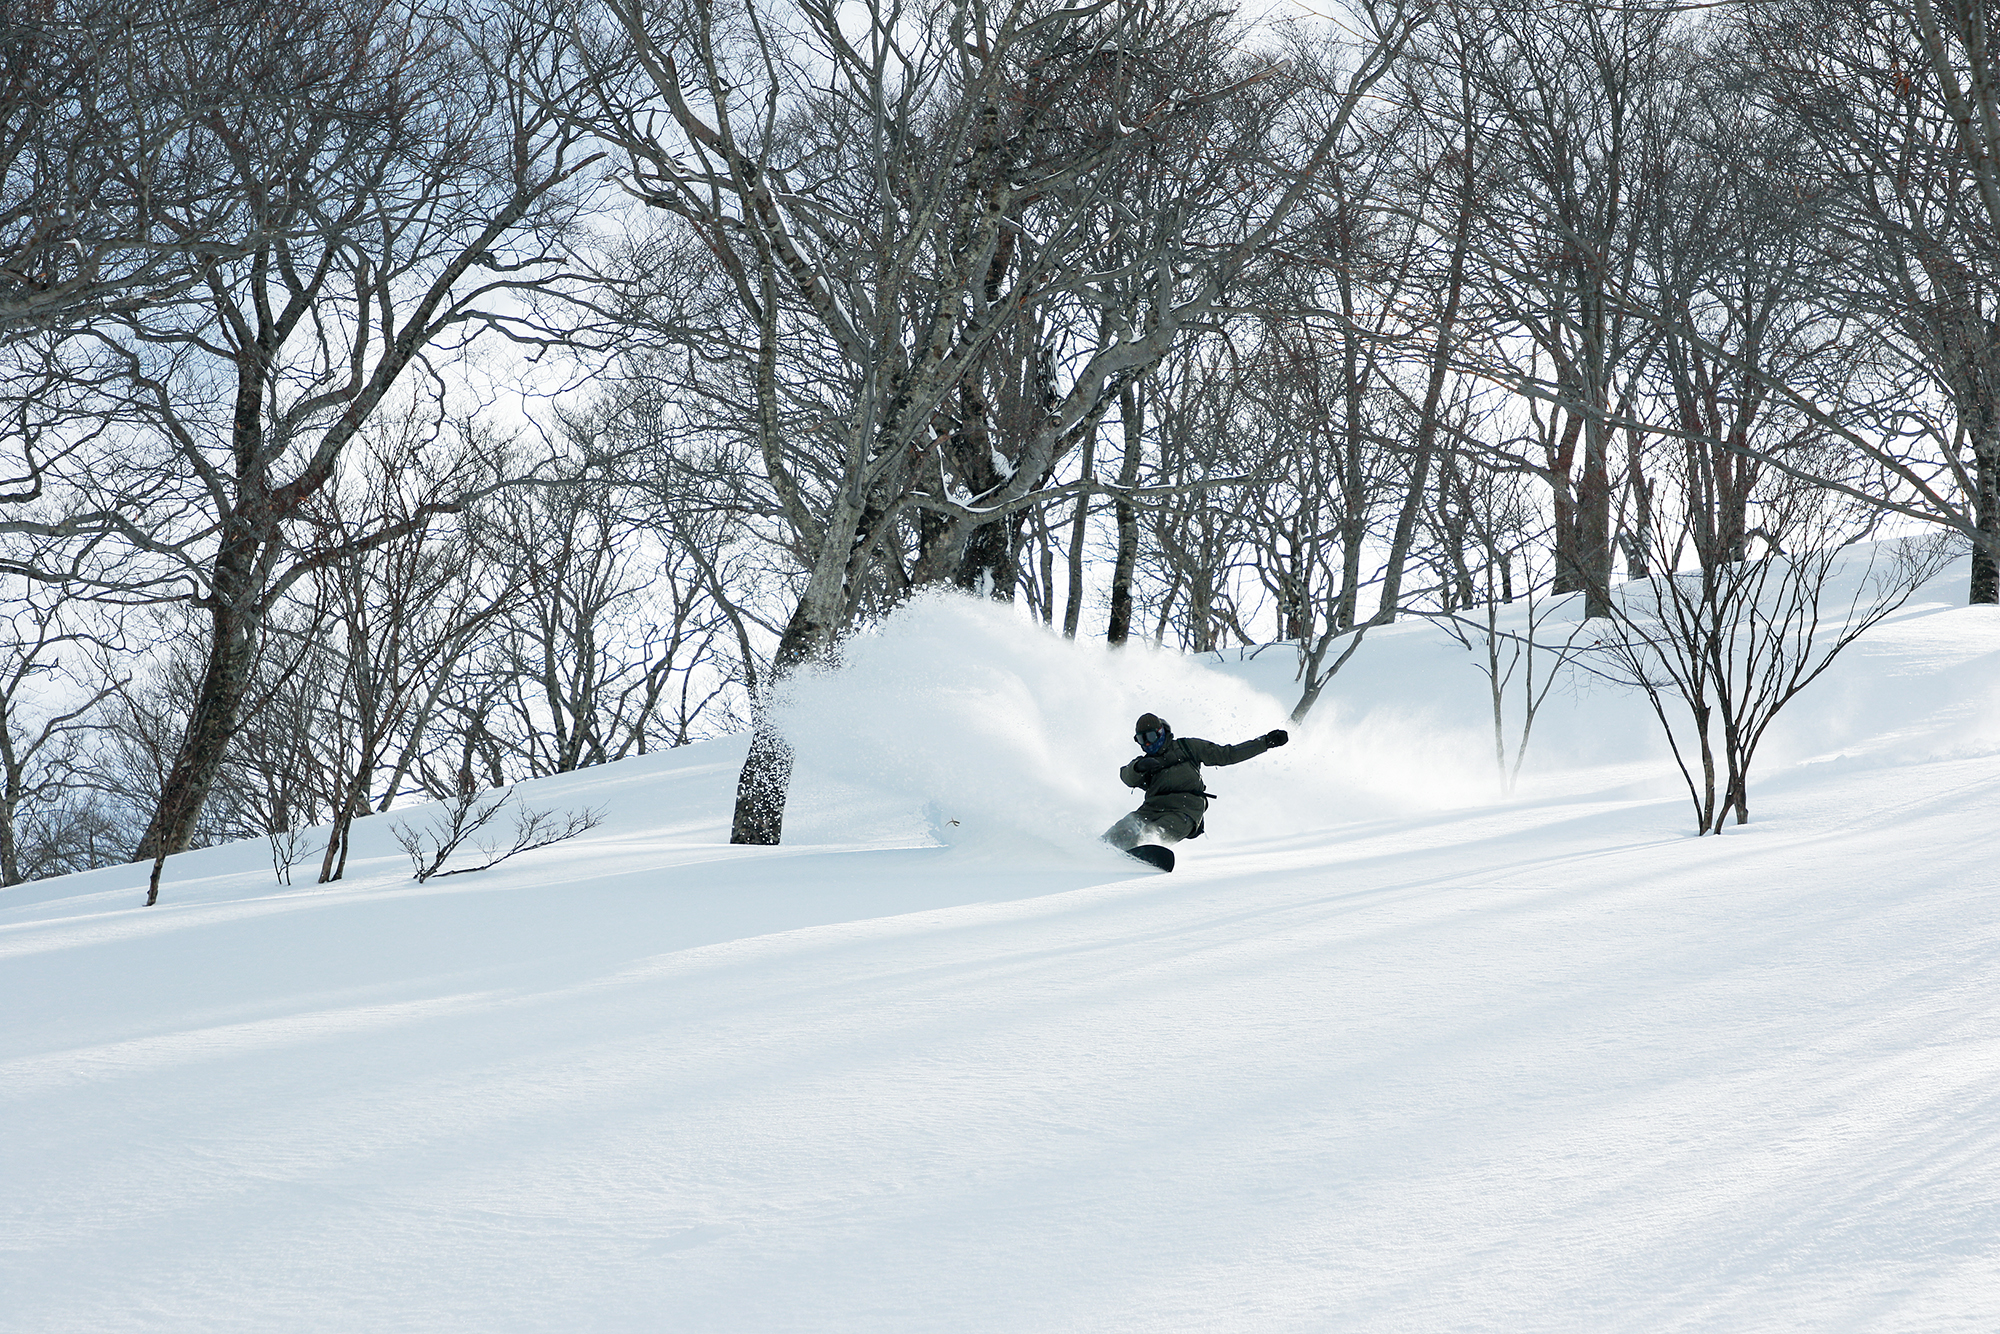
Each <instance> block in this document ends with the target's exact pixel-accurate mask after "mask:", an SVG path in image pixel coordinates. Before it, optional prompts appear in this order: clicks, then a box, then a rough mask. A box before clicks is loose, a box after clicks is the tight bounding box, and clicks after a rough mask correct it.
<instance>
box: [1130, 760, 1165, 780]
mask: <svg viewBox="0 0 2000 1334" xmlns="http://www.w3.org/2000/svg"><path fill="white" fill-rule="evenodd" d="M1173 763H1174V762H1173V761H1172V760H1170V759H1168V758H1167V757H1166V756H1164V755H1141V756H1140V757H1139V758H1138V759H1136V760H1134V761H1132V772H1133V773H1135V774H1137V775H1139V777H1141V778H1151V777H1152V776H1153V775H1154V774H1156V773H1158V772H1160V770H1162V769H1170V768H1172V767H1173Z"/></svg>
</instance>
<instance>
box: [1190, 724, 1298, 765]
mask: <svg viewBox="0 0 2000 1334" xmlns="http://www.w3.org/2000/svg"><path fill="white" fill-rule="evenodd" d="M1290 740H1291V736H1290V734H1289V733H1287V732H1285V731H1284V730H1283V729H1279V730H1277V731H1274V732H1266V733H1264V735H1262V736H1253V737H1251V738H1250V739H1249V740H1248V741H1239V742H1237V743H1236V744H1235V745H1233V746H1218V745H1216V744H1215V743H1214V742H1213V741H1203V740H1202V739H1201V738H1200V737H1183V738H1181V744H1182V745H1184V746H1186V747H1187V748H1188V751H1189V753H1190V754H1192V755H1193V756H1194V758H1195V759H1197V760H1199V761H1200V762H1201V763H1203V764H1241V763H1243V761H1245V760H1250V759H1255V758H1256V757H1257V756H1259V755H1262V754H1263V753H1264V752H1265V751H1267V750H1270V749H1271V748H1273V747H1274V746H1282V745H1284V744H1285V743H1286V742H1287V741H1290Z"/></svg>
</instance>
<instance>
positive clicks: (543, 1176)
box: [0, 582, 2000, 1331]
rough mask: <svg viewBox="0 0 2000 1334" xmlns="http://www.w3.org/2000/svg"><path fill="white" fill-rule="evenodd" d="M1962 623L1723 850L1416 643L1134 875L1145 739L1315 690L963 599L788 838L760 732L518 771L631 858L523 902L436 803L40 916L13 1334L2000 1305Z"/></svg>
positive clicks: (1655, 773)
mask: <svg viewBox="0 0 2000 1334" xmlns="http://www.w3.org/2000/svg"><path fill="white" fill-rule="evenodd" d="M1951 587H1952V585H1951V584H1950V583H1949V582H1941V583H1940V585H1939V589H1940V592H1939V594H1938V597H1937V598H1936V599H1935V600H1932V601H1927V602H1925V603H1923V604H1922V605H1918V606H1913V607H1911V608H1910V609H1908V610H1907V611H1906V612H1905V613H1904V614H1903V615H1901V616H1899V617H1898V618H1897V619H1896V620H1895V621H1894V622H1892V623H1891V624H1890V625H1888V626H1885V627H1884V628H1883V629H1882V631H1881V632H1879V634H1878V635H1877V636H1876V637H1874V638H1873V639H1871V640H1870V641H1866V642H1864V644H1863V645H1862V646H1861V648H1860V649H1859V650H1857V651H1856V652H1855V654H1854V655H1853V656H1852V658H1851V659H1850V660H1849V661H1847V662H1845V663H1843V665H1842V666H1841V667H1840V668H1838V669H1836V673H1835V674H1834V675H1833V676H1831V677H1830V678H1829V679H1828V681H1827V682H1825V683H1824V684H1823V685H1822V686H1820V687H1816V688H1815V691H1814V693H1812V694H1810V695H1808V696H1806V697H1805V698H1804V699H1802V700H1801V701H1800V703H1799V705H1798V706H1797V707H1796V711H1795V714H1793V715H1788V717H1787V719H1786V724H1785V728H1784V730H1783V733H1782V735H1780V736H1778V737H1776V738H1774V741H1773V743H1772V745H1773V750H1772V752H1771V756H1770V758H1769V759H1768V761H1767V762H1766V763H1767V767H1765V768H1764V769H1762V770H1761V771H1760V776H1759V781H1758V782H1757V784H1756V786H1755V787H1753V793H1752V797H1753V807H1752V809H1753V812H1754V813H1755V814H1756V816H1757V818H1756V820H1755V821H1754V822H1753V823H1752V824H1750V825H1748V826H1744V827H1742V828H1740V829H1731V830H1730V831H1729V832H1728V833H1727V834H1725V835H1724V836H1722V837H1720V838H1709V839H1694V838H1691V837H1689V836H1688V830H1689V827H1690V826H1691V823H1692V821H1691V818H1690V816H1689V813H1688V806H1687V802H1686V799H1685V797H1684V796H1683V795H1681V794H1680V793H1679V791H1678V789H1677V787H1676V780H1675V779H1674V776H1673V774H1672V771H1671V769H1670V768H1668V767H1666V765H1665V762H1664V761H1663V760H1662V759H1661V752H1660V749H1659V746H1658V743H1657V741H1656V740H1655V738H1654V737H1653V734H1652V732H1651V730H1650V729H1649V724H1648V723H1647V720H1646V718H1645V717H1644V715H1643V713H1642V712H1641V711H1640V710H1639V709H1638V708H1637V707H1636V705H1635V701H1633V700H1632V699H1630V698H1629V697H1627V696H1624V695H1621V694H1619V693H1617V692H1615V691H1611V690H1609V689H1607V688H1603V687H1596V688H1591V689H1588V690H1582V691H1580V692H1577V693H1565V694H1563V695H1561V696H1559V697H1558V698H1557V699H1556V700H1554V701H1553V702H1552V703H1551V705H1550V706H1549V713H1548V714H1547V715H1546V716H1545V719H1544V721H1543V722H1542V723H1539V724H1538V729H1540V738H1539V739H1538V740H1537V742H1536V744H1535V747H1534V748H1533V749H1531V756H1532V757H1533V763H1534V766H1535V767H1534V771H1533V773H1532V775H1531V779H1530V782H1529V783H1528V784H1527V785H1526V786H1525V787H1524V789H1523V791H1524V795H1523V796H1522V797H1520V798H1519V799H1516V800H1512V801H1503V800H1499V799H1497V798H1496V797H1495V796H1494V795H1493V792H1492V783H1491V780H1490V773H1489V771H1490V766H1491V758H1490V755H1491V751H1490V740H1489V739H1487V738H1485V737H1484V736H1483V734H1482V732H1481V730H1480V729H1481V718H1482V711H1483V710H1484V709H1485V707H1486V702H1485V699H1484V696H1483V694H1482V690H1483V685H1482V683H1481V682H1480V681H1479V679H1478V678H1477V677H1476V676H1475V675H1474V674H1473V673H1472V672H1471V671H1470V669H1469V668H1468V667H1467V666H1466V665H1465V663H1464V653H1463V651H1462V650H1460V649H1457V648H1455V647H1452V646H1450V645H1448V644H1446V643H1444V642H1442V641H1441V639H1440V638H1439V636H1438V635H1437V634H1436V633H1435V632H1434V631H1432V630H1430V629H1429V628H1428V627H1425V626H1422V625H1410V626H1399V627H1395V628H1394V629H1392V630H1391V631H1390V632H1388V633H1385V634H1382V635H1380V636H1379V638H1378V639H1376V640H1374V641H1372V642H1371V643H1370V644H1369V645H1368V646H1367V648H1366V649H1364V651H1363V654H1362V655H1361V656H1360V657H1358V658H1357V659H1356V662H1355V665H1354V668H1353V669H1351V670H1350V672H1349V673H1346V674H1344V675H1343V677H1342V678H1341V680H1340V681H1339V682H1337V685H1338V687H1339V688H1338V689H1337V690H1336V691H1333V692H1330V693H1329V696H1328V698H1327V699H1326V701H1324V702H1323V703H1322V705H1321V708H1320V710H1319V711H1318V712H1317V713H1316V715H1315V718H1314V719H1313V721H1312V723H1311V725H1309V726H1308V727H1306V728H1304V729H1301V732H1300V735H1299V738H1298V740H1297V741H1296V742H1295V744H1294V745H1292V746H1291V747H1288V748H1286V749H1285V750H1282V751H1277V752H1273V753H1272V754H1270V755H1267V756H1264V757H1261V758H1260V759H1258V760H1256V761H1253V762H1251V763H1248V764H1245V765H1243V766H1240V767H1238V768H1234V769H1228V770H1218V771H1212V772H1211V773H1210V775H1209V777H1210V781H1211V785H1212V786H1213V787H1214V788H1215V789H1216V790H1217V791H1218V793H1219V794H1220V799H1219V800H1218V802H1217V803H1216V806H1215V809H1214V810H1213V811H1212V812H1211V816H1210V823H1211V830H1212V832H1211V833H1210V835H1209V836H1208V837H1206V838H1204V839H1202V840H1199V841H1196V842H1193V843H1190V844H1187V845H1184V847H1183V849H1182V852H1183V856H1182V862H1181V865H1182V868H1183V869H1182V870H1180V871H1178V872H1176V873H1175V874H1174V875H1172V876H1160V875H1155V874H1151V873H1149V872H1145V871H1143V870H1135V869H1134V868H1133V867H1132V866H1131V865H1130V864H1129V863H1127V862H1126V861H1125V859H1123V858H1121V857H1119V856H1117V855H1116V854H1114V853H1111V852H1109V851H1107V850H1105V849H1103V848H1101V847H1098V846H1095V845H1093V844H1092V842H1091V838H1090V836H1091V834H1092V833H1094V831H1095V830H1097V829H1100V828H1102V827H1103V826H1104V825H1105V824H1108V823H1109V822H1110V820H1111V819H1112V818H1115V816H1116V815H1117V814H1118V813H1119V812H1120V811H1121V810H1122V809H1124V805H1125V803H1124V796H1123V794H1122V793H1121V792H1120V790H1119V789H1118V786H1117V783H1116V780H1115V777H1114V776H1113V773H1112V771H1113V769H1115V766H1116V765H1117V763H1119V762H1120V761H1121V760H1123V759H1124V758H1127V757H1128V756H1129V753H1130V747H1129V742H1128V739H1127V734H1128V731H1129V727H1130V718H1131V716H1132V715H1134V714H1136V713H1137V712H1138V711H1139V710H1140V709H1141V708H1145V707H1153V708H1157V709H1158V710H1159V711H1160V712H1162V713H1165V714H1166V715H1167V716H1168V717H1169V718H1171V719H1174V720H1175V721H1176V723H1177V725H1178V726H1180V728H1181V730H1182V731H1183V732H1188V733H1196V732H1199V733H1201V734H1204V735H1209V736H1211V737H1212V738H1214V739H1217V740H1223V741H1232V740H1239V739H1241V738H1242V737H1243V736H1247V735H1251V734H1253V733H1255V732H1258V731H1262V730H1264V729H1266V728H1268V727H1270V726H1274V725H1278V724H1279V723H1280V722H1281V721H1282V719H1283V716H1284V713H1285V706H1286V705H1287V704H1288V703H1289V698H1288V697H1287V696H1286V694H1285V693H1284V692H1285V687H1286V686H1287V685H1288V684H1289V682H1288V672H1287V669H1286V666H1285V664H1284V662H1283V661H1282V659H1281V658H1280V657H1279V653H1280V651H1279V650H1271V651H1267V652H1266V653H1265V654H1263V655H1261V656H1259V657H1257V658H1256V659H1255V660H1253V661H1249V662H1235V661H1231V662H1224V663H1218V662H1216V661H1214V660H1212V659H1210V660H1202V661H1196V660H1190V659H1186V658H1182V657H1179V656H1177V655H1171V654H1161V653H1153V652H1147V651H1143V650H1142V651H1135V652H1131V653H1126V654H1113V653H1110V652H1109V651H1107V650H1104V649H1103V648H1101V647H1098V646H1090V645H1071V644H1065V643H1063V642H1061V641H1060V640H1059V639H1055V638H1051V637H1048V636H1045V635H1043V634H1041V633H1040V632H1037V631H1032V630H1028V629H1026V628H1024V627H1023V626H1022V625H1021V623H1020V622H1018V621H1016V620H1013V619H1012V618H1011V617H1010V616H1009V615H1008V614H1007V613H1005V612H1004V611H999V610H995V609H991V608H985V607H980V606H977V605H973V604H968V603H962V602H952V601H947V602H938V603H930V604H924V605H921V606H919V607H917V608H914V609H912V610H911V611H910V612H908V613H906V614H905V615H904V616H903V617H901V618H899V619H898V620H897V621H896V622H893V623H891V625H890V626H888V627H886V628H885V629H884V630H883V631H882V632H881V633H879V634H877V635H875V636H872V637H869V638H867V639H864V640H862V641H860V642H858V643H857V644H856V645H855V646H854V647H853V648H852V650H851V651H850V653H849V655H848V659H847V662H846V664H845V666H844V668H843V670H842V671H841V672H839V673H836V674H832V675H829V676H826V677H823V678H820V679H817V680H815V681H812V682H809V683H806V684H805V685H804V686H802V688H801V689H800V690H799V692H798V694H797V697H796V700H795V702H794V705H793V707H792V712H791V714H790V716H789V718H788V730H789V731H790V732H791V734H792V735H793V736H794V737H795V738H796V739H797V741H798V743H799V746H800V753H801V765H800V771H799V777H798V783H797V789H796V796H795V801H794V805H793V811H792V816H791V823H790V828H789V830H788V837H790V838H791V839H793V840H794V841H792V842H789V843H788V844H787V845H786V846H784V847H781V848H777V849H742V848H732V847H729V846H728V845H727V844H726V842H724V838H725V821H726V818H727V814H728V799H729V796H730V792H731V787H732V784H733V778H734V765H735V762H736V761H737V759H738V758H739V757H740V753H741V752H740V748H739V747H740V743H715V744H712V745H707V746H697V747H690V748H687V749H686V750H683V751H677V752H672V753H669V754H666V755H659V756H652V757H647V758H645V759H642V760H637V761H628V762H626V763H623V764H619V765H614V766H608V767H606V768H603V769H599V770H593V771H588V772H586V773H582V774H574V775H567V776H564V777H561V778H557V779H551V780H545V781H543V782H541V783H536V784H527V785H523V788H522V796H523V798H524V799H526V800H528V801H530V802H531V803H532V804H535V805H540V806H551V807H557V808H562V807H568V806H578V805H592V806H600V807H603V808H604V809H605V810H606V812H607V820H606V823H605V824H604V826H603V827H602V828H600V829H598V830H597V831H595V832H593V833H592V834H591V835H589V836H587V837H585V838H583V839H580V840H578V841H576V842H574V843H570V844H565V845H562V846H559V847H556V848H551V849H547V850H545V851H542V852H539V853H535V854H530V855H527V856H523V857H521V858H518V859H516V860H515V861H512V862H509V863H508V864H507V865H505V866H504V867H501V868H499V869H497V870H494V871H490V872H486V873H482V874H480V875H474V876H463V877H449V878H444V879H439V880H433V881H431V882H430V883H429V884H426V885H424V886H417V885H415V884H413V883H411V882H410V881H409V880H408V878H407V876H408V868H407V865H406V864H403V863H400V862H399V854H398V855H391V854H392V853H393V844H392V843H391V842H390V839H389V832H388V825H389V823H391V822H393V821H394V820H395V819H397V818H399V817H396V816H391V817H387V819H371V820H369V821H367V822H364V831H363V832H362V833H361V835H360V837H359V838H358V840H357V854H356V859H355V861H353V862H351V863H350V872H349V879H348V880H347V881H346V882H343V883H342V884H339V885H334V886H308V885H298V886H295V887H292V888H283V887H278V886H276V885H274V884H273V883H272V873H271V871H270V868H269V865H268V858H267V856H266V854H265V850H264V849H262V848H260V847H254V846H240V847H230V848H218V849H210V850H207V851H204V852H200V853H193V854H188V855H187V856H185V857H181V858H176V859H175V861H174V863H173V864H172V865H171V866H170V868H169V873H168V878H167V883H166V889H165V892H164V895H163V901H162V903H161V905H160V906H159V907H157V908H154V909H151V910H142V909H139V908H137V907H136V906H134V905H136V904H137V903H138V902H139V901H140V899H141V898H142V897H143V884H144V874H143V871H144V868H119V869H115V870H107V871H103V872H97V873H93V874H91V875H87V876H79V877H71V878H69V879H67V880H65V881H57V882H48V883H44V884H37V885H29V886H22V887H19V888H17V889H13V890H7V891H4V892H0V997H4V1000H3V1001H0V1003H4V1005H5V1012H6V1014H7V1016H8V1020H9V1022H8V1023H7V1025H6V1030H5V1036H4V1041H0V1105H4V1107H5V1113H4V1115H5V1124H6V1126H7V1130H8V1133H7V1135H6V1136H5V1137H4V1144H3V1145H0V1291H4V1293H5V1294H6V1297H5V1301H4V1302H0V1328H6V1329H19V1330H36V1331H47V1330H68V1329H75V1330H123V1329H141V1328H144V1329H185V1330H218V1331H220V1330H269V1329H300V1330H370V1331H374V1330H405V1329H406V1330H461V1329H462V1330H475V1329H476V1330H516V1329H519V1330H535V1329H552V1328H562V1329H571V1328H574V1329H604V1330H688V1331H737V1330H741V1331H780V1330H857V1331H859V1330H867V1331H878V1330H944V1329H949V1330H1019V1331H1049V1330H1141V1329H1190V1328H1201V1329H1220V1330H1244V1331H1253V1330H1254V1331H1269V1330H1281V1329H1298V1330H1327V1329H1355V1330H1385V1329H1396V1330H1440V1331H1442V1330H1452V1331H1465V1330H1494V1331H1503V1330H1504V1331H1518V1330H1522V1329H1537V1330H1577V1331H1601V1330H1633V1331H1640V1330H1645V1331H1659V1330H1675V1329H1690V1330H1692V1329H1718V1328H1721V1329H1732V1330H1748V1329H1773V1330H1775V1329H1828V1328H1866V1329H1870V1330H1895V1329H1910V1330H1919V1329H1921V1330H1949V1329H1965V1330H1975V1329H1978V1330H1985V1329H1991V1328H1995V1327H2000V1272H1996V1270H2000V1246H1996V1242H1997V1241H2000V1206H1997V1205H1996V1204H1995V1201H2000V1166H1996V1164H2000V1153H1996V1152H1995V1150H1996V1149H2000V1095H1996V1094H1995V1093H1994V1089H1995V1088H2000V1080H1996V1075H2000V1014H1996V1007H1995V1002H1994V1000H1993V997H1994V996H1996V995H2000V905H1997V904H1996V895H1995V894H1994V892H1993V891H1994V888H1995V876H1994V873H1993V871H1992V870H1991V869H1990V865H1989V863H1990V857H1989V856H1988V854H1987V851H1986V844H1987V842H1988V840H1989V839H1990V836H1991V834H1992V832H1993V829H1994V824H1995V816H1994V814H1993V810H1994V805H1995V802H1994V797H1995V795H1996V792H1997V791H2000V709H1996V707H1995V698H1994V692H1993V689H1992V687H1991V686H1989V685H1988V684H1987V683H1988V681H1989V680H1992V679H1995V677H1996V673H1995V668H1996V666H2000V617H1996V616H1995V615H1994V613H1993V612H1992V610H1991V609H1967V608H1953V607H1950V606H1948V605H1946V601H1945V600H1946V599H1947V598H1948V597H1949V590H1950V589H1951ZM1232 656H1235V655H1232ZM421 816H422V812H421V811H420V810H418V811H412V812H410V813H409V814H407V815H405V816H403V817H400V818H404V819H416V818H421ZM954 820H955V821H957V823H956V824H953V823H952V821H954ZM365 826H374V827H373V828H366V827H365ZM933 835H935V836H936V837H933Z"/></svg>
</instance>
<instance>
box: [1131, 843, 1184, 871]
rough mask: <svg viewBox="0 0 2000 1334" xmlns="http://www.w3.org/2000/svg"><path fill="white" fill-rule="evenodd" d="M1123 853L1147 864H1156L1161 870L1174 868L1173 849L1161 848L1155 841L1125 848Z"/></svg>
mask: <svg viewBox="0 0 2000 1334" xmlns="http://www.w3.org/2000/svg"><path fill="white" fill-rule="evenodd" d="M1125 855H1126V856H1128V857H1137V858H1138V859H1139V860H1140V861H1142V862H1144V863H1146V864H1147V865H1148V866H1157V867H1158V868H1159V869H1160V870H1162V871H1171V870H1173V869H1174V850H1173V849H1172V848H1163V847H1161V846H1160V845H1159V844H1157V843H1141V844H1140V845H1139V846H1138V847H1136V848H1127V849H1126V850H1125Z"/></svg>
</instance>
